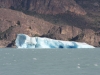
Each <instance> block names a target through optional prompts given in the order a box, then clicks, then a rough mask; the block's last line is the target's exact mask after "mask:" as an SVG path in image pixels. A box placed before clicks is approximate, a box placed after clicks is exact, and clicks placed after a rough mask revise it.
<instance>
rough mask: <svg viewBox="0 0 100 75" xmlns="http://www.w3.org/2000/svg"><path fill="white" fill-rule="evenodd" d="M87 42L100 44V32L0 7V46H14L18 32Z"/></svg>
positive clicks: (94, 44) (95, 44)
mask: <svg viewBox="0 0 100 75" xmlns="http://www.w3.org/2000/svg"><path fill="white" fill-rule="evenodd" d="M21 33H22V34H28V35H29V36H41V37H49V38H53V39H59V40H70V41H80V42H86V43H88V44H90V45H93V46H100V32H99V31H98V32H96V31H93V30H91V29H84V30H82V29H80V28H78V27H74V26H68V25H63V26H57V25H54V24H52V23H50V22H47V21H44V20H43V19H39V18H36V17H32V16H29V15H25V14H24V13H22V12H18V11H14V10H10V9H3V8H0V46H2V47H12V46H14V40H15V39H16V36H17V34H21Z"/></svg>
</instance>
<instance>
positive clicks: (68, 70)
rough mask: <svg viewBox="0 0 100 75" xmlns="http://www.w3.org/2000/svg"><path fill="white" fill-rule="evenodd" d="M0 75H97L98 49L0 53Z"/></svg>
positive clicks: (99, 51) (35, 50) (25, 50)
mask: <svg viewBox="0 0 100 75" xmlns="http://www.w3.org/2000/svg"><path fill="white" fill-rule="evenodd" d="M0 75H100V49H99V48H94V49H16V48H4V49H3V48H1V49H0Z"/></svg>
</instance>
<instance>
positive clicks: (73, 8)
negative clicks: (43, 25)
mask: <svg viewBox="0 0 100 75" xmlns="http://www.w3.org/2000/svg"><path fill="white" fill-rule="evenodd" d="M0 7H2V8H11V9H17V10H25V11H26V10H27V11H31V12H38V13H40V14H53V15H55V14H61V13H66V12H68V11H70V12H73V13H75V14H78V15H85V14H86V12H85V10H84V9H82V8H81V7H80V6H79V5H78V4H77V3H76V2H75V1H74V0H0Z"/></svg>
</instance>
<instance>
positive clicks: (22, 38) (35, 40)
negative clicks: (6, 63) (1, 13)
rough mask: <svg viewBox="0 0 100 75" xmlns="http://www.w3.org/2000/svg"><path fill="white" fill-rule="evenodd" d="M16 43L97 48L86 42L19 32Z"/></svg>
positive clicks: (18, 45)
mask: <svg viewBox="0 0 100 75" xmlns="http://www.w3.org/2000/svg"><path fill="white" fill-rule="evenodd" d="M15 43H16V46H17V47H18V48H95V47H93V46H91V45H89V44H86V43H81V42H74V41H62V40H54V39H50V38H46V37H29V36H28V35H26V34H18V35H17V38H16V41H15Z"/></svg>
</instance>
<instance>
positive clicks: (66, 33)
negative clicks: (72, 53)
mask: <svg viewBox="0 0 100 75" xmlns="http://www.w3.org/2000/svg"><path fill="white" fill-rule="evenodd" d="M99 8H100V1H99V0H88V1H87V0H0V46H1V47H13V46H14V40H15V38H16V35H17V34H18V33H25V34H28V35H30V36H41V37H49V38H53V39H60V40H70V41H80V42H86V43H88V44H90V45H93V46H100V13H99V11H100V9H99ZM16 10H17V11H16ZM29 15H30V16H29Z"/></svg>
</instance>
